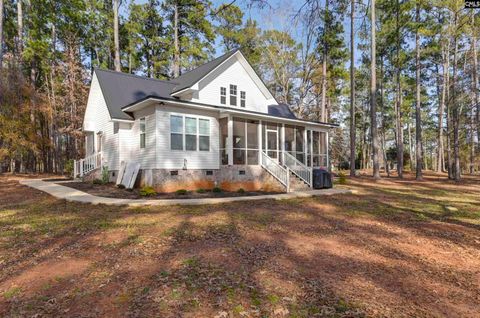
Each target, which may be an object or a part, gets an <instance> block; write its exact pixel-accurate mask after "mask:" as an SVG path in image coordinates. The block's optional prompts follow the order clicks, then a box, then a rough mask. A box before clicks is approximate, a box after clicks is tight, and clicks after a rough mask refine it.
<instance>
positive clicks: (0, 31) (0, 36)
mask: <svg viewBox="0 0 480 318" xmlns="http://www.w3.org/2000/svg"><path fill="white" fill-rule="evenodd" d="M2 62H3V0H0V70H1V69H2V65H3V63H2Z"/></svg>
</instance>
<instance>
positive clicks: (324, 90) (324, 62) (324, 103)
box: [320, 0, 329, 122]
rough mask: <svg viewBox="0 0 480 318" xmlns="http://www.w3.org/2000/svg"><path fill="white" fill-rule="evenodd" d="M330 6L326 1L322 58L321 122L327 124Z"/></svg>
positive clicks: (327, 0)
mask: <svg viewBox="0 0 480 318" xmlns="http://www.w3.org/2000/svg"><path fill="white" fill-rule="evenodd" d="M328 5H329V0H326V1H325V17H324V21H323V22H324V30H323V33H324V34H323V40H324V43H323V57H322V106H321V111H322V113H321V119H320V120H321V121H322V122H326V108H327V56H328V45H327V41H326V32H327V31H326V30H327V27H328V25H327V22H328V21H327V17H328Z"/></svg>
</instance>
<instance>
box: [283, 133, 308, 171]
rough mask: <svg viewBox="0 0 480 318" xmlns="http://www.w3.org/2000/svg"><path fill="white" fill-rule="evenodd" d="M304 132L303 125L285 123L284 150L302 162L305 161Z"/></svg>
mask: <svg viewBox="0 0 480 318" xmlns="http://www.w3.org/2000/svg"><path fill="white" fill-rule="evenodd" d="M304 132H305V128H303V127H300V126H291V125H285V151H286V152H288V153H290V154H291V155H292V156H294V157H296V158H297V160H299V161H300V162H303V163H304V162H305V161H304V160H305V154H304V147H305V146H304V145H305V140H304Z"/></svg>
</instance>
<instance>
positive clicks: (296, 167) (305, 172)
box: [283, 151, 312, 187]
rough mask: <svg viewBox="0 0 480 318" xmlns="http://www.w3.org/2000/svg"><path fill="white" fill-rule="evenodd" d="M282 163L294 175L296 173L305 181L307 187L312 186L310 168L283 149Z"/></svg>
mask: <svg viewBox="0 0 480 318" xmlns="http://www.w3.org/2000/svg"><path fill="white" fill-rule="evenodd" d="M283 156H284V157H283V158H284V161H283V164H284V165H285V166H287V167H288V168H289V169H290V170H291V171H292V172H293V173H294V174H295V175H297V176H298V177H299V178H300V179H302V180H303V181H305V183H306V184H308V186H309V187H311V186H312V169H310V168H309V167H307V166H306V165H305V164H304V163H302V162H301V161H300V160H298V159H297V158H295V157H294V156H292V155H291V154H290V153H288V152H286V151H284V152H283Z"/></svg>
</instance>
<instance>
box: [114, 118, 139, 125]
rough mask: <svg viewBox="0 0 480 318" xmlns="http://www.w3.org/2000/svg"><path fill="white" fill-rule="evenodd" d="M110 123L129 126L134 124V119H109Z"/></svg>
mask: <svg viewBox="0 0 480 318" xmlns="http://www.w3.org/2000/svg"><path fill="white" fill-rule="evenodd" d="M110 122H119V123H129V124H132V123H134V122H135V119H115V118H112V119H110Z"/></svg>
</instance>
